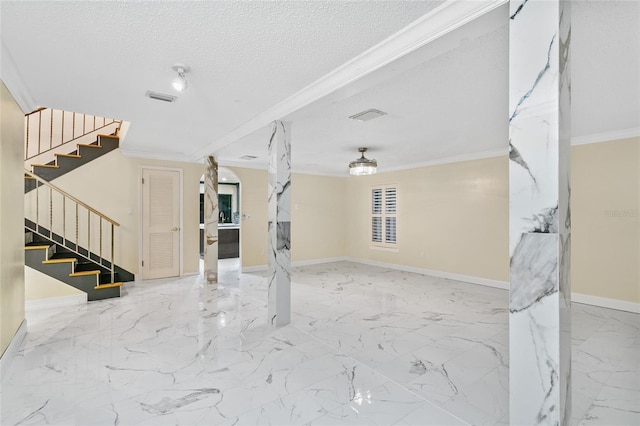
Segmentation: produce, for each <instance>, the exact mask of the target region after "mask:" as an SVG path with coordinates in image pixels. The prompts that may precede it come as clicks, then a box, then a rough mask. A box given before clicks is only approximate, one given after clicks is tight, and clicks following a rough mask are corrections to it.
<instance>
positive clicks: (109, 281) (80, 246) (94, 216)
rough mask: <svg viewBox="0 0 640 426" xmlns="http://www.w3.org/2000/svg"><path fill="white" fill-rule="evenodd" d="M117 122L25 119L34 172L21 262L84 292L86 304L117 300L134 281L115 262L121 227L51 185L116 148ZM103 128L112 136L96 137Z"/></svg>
mask: <svg viewBox="0 0 640 426" xmlns="http://www.w3.org/2000/svg"><path fill="white" fill-rule="evenodd" d="M43 117H44V120H43ZM65 117H67V125H66V127H65ZM87 117H92V125H91V119H87ZM43 121H44V127H43ZM69 121H71V122H72V126H73V127H72V129H71V131H70V130H69ZM79 123H82V127H80V128H78V127H79ZM88 123H89V124H88ZM120 124H121V122H119V121H115V120H111V119H105V118H102V117H94V116H85V115H83V114H77V113H68V112H65V111H57V110H50V109H39V110H36V111H34V112H33V113H31V114H28V115H27V116H26V126H27V135H26V139H25V167H29V168H31V169H32V170H27V169H26V168H25V185H24V191H25V264H26V265H27V266H29V267H31V268H34V269H36V270H38V271H40V272H43V273H45V274H47V275H49V276H51V277H53V278H56V279H58V280H60V281H62V282H64V283H66V284H69V285H71V286H73V287H75V288H77V289H79V290H82V291H84V292H85V293H87V296H88V297H87V298H88V300H89V301H93V300H101V299H108V298H113V297H120V295H121V293H120V290H121V288H122V283H123V282H126V281H133V280H134V278H135V277H134V275H133V274H132V273H130V272H128V271H126V270H124V269H122V268H120V267H118V266H117V265H116V264H115V263H114V259H116V252H115V248H116V244H115V239H116V233H115V230H116V228H118V227H119V226H120V225H119V224H118V223H117V222H116V221H114V220H112V219H110V218H108V217H107V216H106V215H104V214H102V213H100V212H99V211H97V210H96V209H94V208H92V207H90V206H88V205H87V204H85V203H83V202H82V201H80V200H78V199H76V198H75V197H73V196H72V195H70V194H69V193H68V192H66V191H63V190H62V189H60V188H58V187H56V186H55V185H53V184H52V183H51V182H50V181H52V180H54V179H55V178H57V177H59V176H61V175H63V174H65V173H68V172H71V171H72V170H74V169H76V168H78V167H80V166H82V165H84V164H87V163H88V162H90V161H92V160H94V159H96V158H98V157H100V156H102V155H104V154H106V153H108V152H111V151H113V150H115V149H117V148H118V146H119V136H118V133H119V129H120ZM58 125H59V126H61V128H58V127H57V126H58ZM30 129H31V135H32V137H31V138H30V131H29V130H30ZM65 129H66V133H67V134H68V135H67V138H65V137H64V134H65ZM43 130H46V131H47V132H48V133H46V134H45V135H44V136H43ZM104 130H108V131H112V133H110V134H101V133H98V132H99V131H104ZM36 132H37V148H34V146H35V145H36V141H32V140H31V139H32V138H33V134H34V133H36ZM69 133H70V134H71V135H69ZM88 138H94V141H93V142H91V141H88V140H87V139H88ZM54 139H55V140H56V141H58V142H55V143H54ZM67 139H68V140H67ZM43 140H44V141H45V142H43ZM47 140H48V141H49V143H48V146H44V145H47V144H46V141H47ZM49 158H52V159H51V160H50V161H46V160H47V159H49ZM42 159H45V161H46V162H44V161H42Z"/></svg>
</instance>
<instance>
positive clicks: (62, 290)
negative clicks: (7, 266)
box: [24, 266, 84, 300]
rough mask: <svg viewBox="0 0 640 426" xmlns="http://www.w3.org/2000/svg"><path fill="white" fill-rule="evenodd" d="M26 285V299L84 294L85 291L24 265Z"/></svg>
mask: <svg viewBox="0 0 640 426" xmlns="http://www.w3.org/2000/svg"><path fill="white" fill-rule="evenodd" d="M24 285H25V300H42V299H49V298H55V297H64V296H75V295H76V294H84V291H82V290H78V289H77V288H75V287H71V286H70V285H68V284H65V283H63V282H62V281H59V280H57V279H55V278H52V277H50V276H49V275H47V274H43V273H42V272H40V271H38V270H37V269H33V268H30V267H28V266H25V267H24Z"/></svg>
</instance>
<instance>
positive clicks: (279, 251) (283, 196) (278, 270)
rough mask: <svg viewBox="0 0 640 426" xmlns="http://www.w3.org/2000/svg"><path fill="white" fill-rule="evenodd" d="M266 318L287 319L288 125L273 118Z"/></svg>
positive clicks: (272, 320) (284, 321) (276, 321)
mask: <svg viewBox="0 0 640 426" xmlns="http://www.w3.org/2000/svg"><path fill="white" fill-rule="evenodd" d="M268 191H269V194H268V196H269V198H268V210H269V211H268V220H269V223H268V226H269V246H268V252H269V253H268V257H269V274H268V280H269V283H268V285H269V287H268V292H269V296H268V297H269V301H268V316H269V318H268V320H269V323H270V324H272V325H276V326H280V325H286V324H289V323H290V322H291V254H290V248H291V124H290V123H287V122H282V121H275V122H274V123H273V125H272V129H271V138H270V139H269V188H268Z"/></svg>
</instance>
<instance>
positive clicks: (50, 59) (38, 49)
mask: <svg viewBox="0 0 640 426" xmlns="http://www.w3.org/2000/svg"><path fill="white" fill-rule="evenodd" d="M441 3H442V2H441V1H397V0H394V1H265V2H262V1H256V2H246V1H207V2H205V1H199V2H187V1H180V2H169V1H164V2H138V1H129V2H71V1H66V2H53V1H49V2H24V1H20V2H10V1H2V3H1V7H2V18H1V19H2V25H1V31H2V39H3V43H4V44H5V46H6V47H7V48H8V50H9V51H10V53H11V55H12V56H13V59H14V61H15V63H16V65H17V67H18V68H19V70H20V72H21V74H22V78H23V80H24V82H25V85H26V86H27V87H28V88H29V90H30V91H31V93H32V94H33V97H34V98H35V100H36V102H37V103H38V104H39V105H43V106H49V107H55V108H61V109H66V110H70V111H79V112H85V113H90V114H97V115H105V116H108V117H116V118H121V119H124V120H128V121H130V122H131V123H132V125H131V128H130V130H129V133H128V134H127V140H126V142H125V147H126V148H127V149H133V150H136V151H156V152H158V151H159V152H167V153H177V154H180V153H185V154H188V153H190V152H193V151H195V150H196V149H197V148H200V147H202V146H203V145H206V144H207V143H208V142H210V141H212V140H214V139H216V138H218V137H220V136H222V135H224V134H225V133H226V132H228V131H230V130H232V129H233V128H235V127H237V126H239V125H240V124H242V123H243V122H245V121H247V120H248V119H250V118H252V117H253V116H255V115H256V114H258V113H260V112H261V111H263V110H264V109H267V108H269V107H270V106H272V105H274V104H275V103H277V102H279V101H281V100H283V99H285V98H287V97H288V96H290V95H291V94H292V93H294V92H296V91H298V90H300V89H301V88H303V87H304V86H306V85H308V84H309V83H311V82H313V81H314V80H317V79H318V78H320V77H322V76H323V75H325V74H326V73H328V72H329V71H331V70H333V69H334V68H336V67H338V66H340V65H342V64H343V63H344V62H346V61H348V60H349V59H351V58H353V57H354V56H356V55H358V54H359V53H361V52H363V51H364V50H366V49H368V48H369V47H371V46H373V45H374V44H376V43H378V42H380V41H381V40H383V39H384V38H386V37H388V36H389V35H391V34H393V33H394V32H396V31H398V30H400V29H401V28H403V27H404V26H406V25H408V24H409V23H411V22H412V21H414V20H415V19H417V18H419V17H420V16H422V15H423V14H425V13H426V12H428V11H429V10H431V9H433V8H435V7H436V6H438V5H439V4H441ZM175 62H183V63H186V64H188V65H190V66H191V68H192V72H190V73H189V74H188V80H189V89H188V90H187V91H186V92H185V93H184V94H182V95H180V98H179V100H178V101H177V102H176V103H175V104H163V103H159V102H156V101H151V100H149V99H147V98H145V97H144V94H145V92H146V91H147V90H154V91H159V92H164V93H172V92H171V90H172V89H171V86H170V82H171V79H172V78H173V77H174V76H175V73H174V72H173V71H172V70H171V66H172V65H173V63H175Z"/></svg>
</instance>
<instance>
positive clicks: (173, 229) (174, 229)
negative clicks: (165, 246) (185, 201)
mask: <svg viewBox="0 0 640 426" xmlns="http://www.w3.org/2000/svg"><path fill="white" fill-rule="evenodd" d="M171 230H172V231H173V232H175V231H179V230H180V228H178V227H177V226H174V227H173V228H171Z"/></svg>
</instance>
